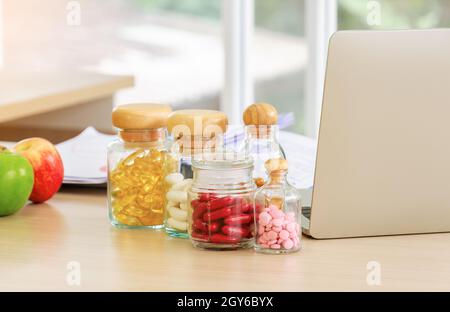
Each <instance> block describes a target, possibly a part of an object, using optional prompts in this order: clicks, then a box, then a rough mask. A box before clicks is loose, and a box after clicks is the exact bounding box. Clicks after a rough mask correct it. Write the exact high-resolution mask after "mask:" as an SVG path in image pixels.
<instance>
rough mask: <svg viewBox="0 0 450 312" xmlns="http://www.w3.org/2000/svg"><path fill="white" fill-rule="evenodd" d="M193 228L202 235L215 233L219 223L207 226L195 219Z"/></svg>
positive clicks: (218, 228) (200, 220)
mask: <svg viewBox="0 0 450 312" xmlns="http://www.w3.org/2000/svg"><path fill="white" fill-rule="evenodd" d="M193 228H194V229H195V230H197V231H199V232H203V233H208V232H209V233H215V232H218V231H219V230H220V223H219V222H211V223H209V224H208V223H206V222H203V221H202V219H196V220H195V221H194V223H193Z"/></svg>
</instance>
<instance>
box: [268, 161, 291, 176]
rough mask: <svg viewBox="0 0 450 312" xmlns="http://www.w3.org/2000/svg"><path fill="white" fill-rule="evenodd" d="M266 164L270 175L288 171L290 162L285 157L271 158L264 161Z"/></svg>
mask: <svg viewBox="0 0 450 312" xmlns="http://www.w3.org/2000/svg"><path fill="white" fill-rule="evenodd" d="M264 166H265V168H266V170H267V172H268V173H269V174H270V175H271V174H272V173H274V174H277V173H280V172H286V171H288V162H287V160H286V159H283V158H273V159H269V160H267V161H266V162H265V163H264Z"/></svg>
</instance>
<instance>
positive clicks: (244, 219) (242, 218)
mask: <svg viewBox="0 0 450 312" xmlns="http://www.w3.org/2000/svg"><path fill="white" fill-rule="evenodd" d="M251 221H252V217H251V216H250V215H248V214H241V215H237V216H229V217H227V218H226V219H225V221H224V222H225V224H233V225H235V224H247V223H250V222H251Z"/></svg>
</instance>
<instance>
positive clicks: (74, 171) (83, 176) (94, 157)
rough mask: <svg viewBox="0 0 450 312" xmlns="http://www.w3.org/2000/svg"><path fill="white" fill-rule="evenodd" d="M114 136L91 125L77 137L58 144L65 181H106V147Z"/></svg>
mask: <svg viewBox="0 0 450 312" xmlns="http://www.w3.org/2000/svg"><path fill="white" fill-rule="evenodd" d="M114 138H115V136H114V135H106V134H102V133H100V132H98V131H97V130H95V129H94V128H92V127H89V128H86V130H84V131H83V132H82V133H81V134H80V135H78V136H77V137H75V138H73V139H70V140H68V141H65V142H63V143H60V144H58V145H57V146H56V147H57V149H58V151H59V153H60V154H61V158H62V160H63V163H64V183H66V184H103V183H106V180H107V166H106V164H107V160H106V149H107V146H108V144H109V143H110V142H111V141H112V140H114Z"/></svg>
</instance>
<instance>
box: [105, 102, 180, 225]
mask: <svg viewBox="0 0 450 312" xmlns="http://www.w3.org/2000/svg"><path fill="white" fill-rule="evenodd" d="M170 112H171V108H170V106H168V105H159V104H130V105H123V106H119V107H117V108H116V109H115V110H114V111H113V114H112V120H113V125H114V126H115V127H116V128H118V129H119V135H118V139H117V140H115V141H114V142H112V143H111V144H110V145H109V146H108V207H109V218H110V222H111V224H112V225H113V226H115V227H119V228H152V229H159V228H162V227H163V225H164V207H165V204H166V192H167V188H168V186H167V183H165V180H164V179H165V177H166V176H167V175H168V174H170V173H172V172H175V171H176V169H177V165H178V164H177V161H176V159H174V158H173V157H172V155H171V154H170V152H169V151H170V140H169V139H168V134H167V129H166V122H167V116H168V115H169V113H170Z"/></svg>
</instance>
